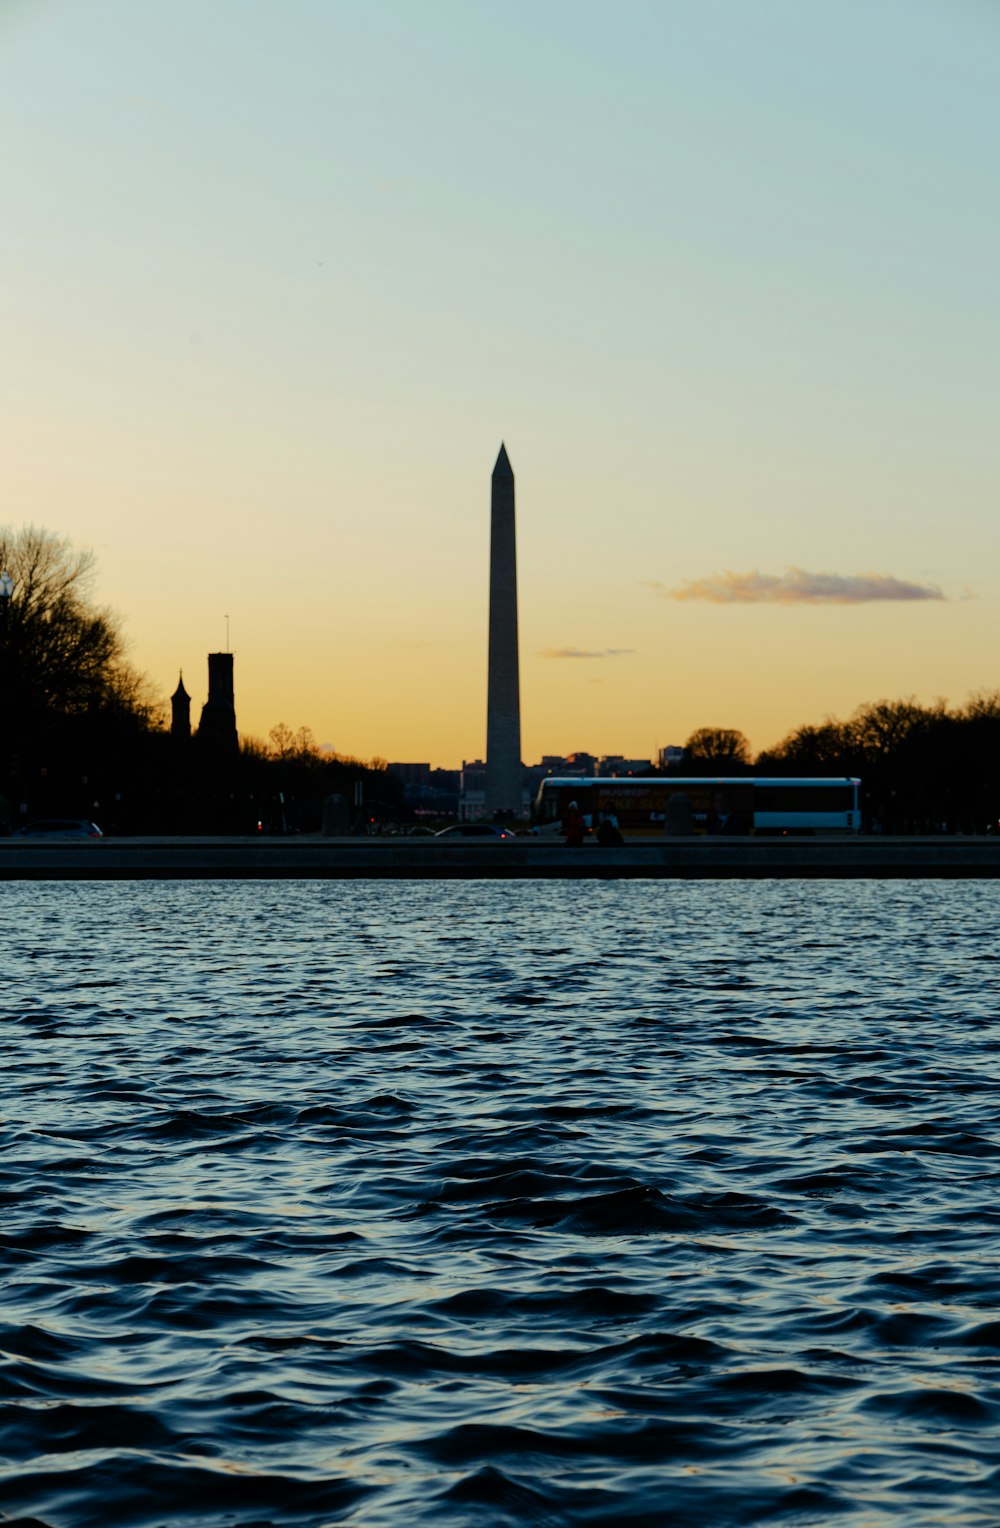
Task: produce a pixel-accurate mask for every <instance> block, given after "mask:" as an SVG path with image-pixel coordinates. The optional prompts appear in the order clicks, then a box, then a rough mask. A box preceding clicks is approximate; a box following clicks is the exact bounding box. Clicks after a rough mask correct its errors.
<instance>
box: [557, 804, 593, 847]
mask: <svg viewBox="0 0 1000 1528" xmlns="http://www.w3.org/2000/svg"><path fill="white" fill-rule="evenodd" d="M562 830H563V837H564V838H565V839H566V842H567V844H568V845H569V846H570V848H572V849H578V848H579V847H580V845H581V844H582V843H583V835H584V833H585V832H586V831H587V824H586V823H585V822H584V820H583V813H582V812H581V811H580V808H579V806H578V805H577V803H576V802H575V801H571V802H570V804H569V806H568V807H567V808H566V816H565V817H564V818H563V820H562Z"/></svg>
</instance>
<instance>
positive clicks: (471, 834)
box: [434, 822, 517, 843]
mask: <svg viewBox="0 0 1000 1528" xmlns="http://www.w3.org/2000/svg"><path fill="white" fill-rule="evenodd" d="M434 836H435V838H463V839H464V838H499V839H501V840H502V841H503V842H504V843H506V842H507V841H508V839H510V840H513V839H515V838H516V837H517V834H516V833H514V832H512V831H511V829H510V828H501V827H498V826H497V824H496V823H495V822H456V823H455V824H454V826H453V827H450V828H442V829H441V831H440V833H436V834H435V835H434Z"/></svg>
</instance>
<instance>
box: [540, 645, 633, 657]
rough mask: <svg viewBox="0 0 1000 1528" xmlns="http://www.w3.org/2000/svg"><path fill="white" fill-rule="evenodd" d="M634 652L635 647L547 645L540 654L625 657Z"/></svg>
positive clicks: (549, 655) (551, 655)
mask: <svg viewBox="0 0 1000 1528" xmlns="http://www.w3.org/2000/svg"><path fill="white" fill-rule="evenodd" d="M634 652H635V648H634V647H598V648H589V647H547V648H545V650H544V651H543V652H542V653H541V654H540V656H541V657H543V658H624V657H626V656H627V655H628V654H629V653H634Z"/></svg>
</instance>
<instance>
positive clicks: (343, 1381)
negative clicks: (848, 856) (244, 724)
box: [0, 881, 1000, 1528]
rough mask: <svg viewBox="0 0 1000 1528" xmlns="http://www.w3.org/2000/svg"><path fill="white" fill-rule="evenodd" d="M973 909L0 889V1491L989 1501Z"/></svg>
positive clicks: (535, 893) (886, 900) (941, 904)
mask: <svg viewBox="0 0 1000 1528" xmlns="http://www.w3.org/2000/svg"><path fill="white" fill-rule="evenodd" d="M997 897H998V893H997V891H996V890H995V889H994V886H993V884H992V883H989V882H975V883H970V884H962V883H959V882H947V883H942V884H940V885H939V884H937V883H934V882H927V881H923V882H919V883H912V884H907V883H903V882H891V883H886V884H880V883H877V882H856V883H854V882H852V883H830V884H824V883H816V882H809V883H802V884H801V885H797V884H796V883H794V882H786V881H782V882H775V883H749V882H748V883H738V882H724V883H717V884H713V883H710V882H705V883H691V884H681V885H672V884H669V883H664V882H650V883H642V882H623V883H618V882H615V883H608V884H601V883H597V884H594V883H584V882H581V883H567V884H565V885H562V884H558V883H539V884H532V883H511V884H506V883H502V884H501V883H490V882H482V883H475V882H456V883H446V884H442V885H434V884H433V883H429V882H419V883H414V884H412V885H411V884H406V883H396V884H392V883H382V882H379V883H352V884H347V883H344V884H341V883H331V884H324V883H320V882H308V883H288V882H284V883H258V884H255V883H220V884H218V885H214V884H204V883H190V884H184V883H165V884H163V885H157V884H155V883H141V884H128V883H121V884H117V885H104V884H95V885H92V886H86V887H83V886H77V885H64V884H52V885H47V884H41V885H8V886H3V887H0V916H2V918H3V926H4V936H5V939H4V946H5V951H6V959H5V975H4V984H3V988H2V1003H3V1020H4V1023H3V1026H2V1029H0V1103H2V1116H0V1118H2V1123H0V1147H2V1149H0V1211H2V1213H0V1274H2V1278H3V1284H4V1300H3V1306H2V1309H0V1404H2V1407H3V1415H4V1425H3V1429H2V1433H0V1523H7V1524H20V1525H22V1528H27V1525H40V1528H105V1525H107V1524H109V1523H114V1522H123V1523H124V1522H127V1523H130V1524H134V1525H146V1524H148V1525H150V1528H175V1525H176V1528H180V1525H186V1528H190V1525H193V1524H197V1525H198V1528H222V1525H224V1524H226V1525H232V1524H239V1525H242V1528H263V1525H266V1524H302V1525H311V1528H321V1525H330V1524H334V1523H352V1522H356V1523H358V1524H361V1523H363V1524H365V1525H376V1528H379V1525H393V1528H395V1525H399V1524H403V1523H405V1524H414V1525H420V1524H435V1525H438V1524H440V1525H445V1528H447V1525H454V1528H476V1525H484V1528H485V1525H489V1528H494V1525H499V1528H503V1525H506V1524H511V1525H514V1524H518V1525H520V1524H535V1525H539V1528H552V1525H563V1524H582V1525H602V1524H616V1525H618V1524H620V1525H633V1528H636V1525H646V1524H648V1525H654V1524H655V1525H663V1524H666V1523H670V1524H676V1525H681V1528H684V1525H688V1524H690V1525H695V1524H698V1525H701V1524H711V1525H713V1528H728V1525H733V1528H736V1525H745V1524H754V1523H775V1522H782V1521H786V1522H788V1523H802V1524H805V1523H810V1524H816V1523H826V1522H829V1523H833V1522H836V1523H838V1524H839V1523H844V1524H854V1523H856V1524H858V1525H859V1528H860V1525H862V1524H863V1525H865V1528H871V1525H875V1528H878V1525H881V1524H889V1523H892V1524H905V1525H907V1528H910V1525H914V1524H917V1525H920V1524H927V1525H931V1524H940V1523H944V1522H947V1523H948V1524H949V1525H955V1528H967V1525H974V1524H982V1525H986V1524H994V1523H995V1522H996V1521H997V1515H998V1514H997V1500H998V1493H1000V1452H998V1449H997V1445H996V1441H995V1440H996V1437H997V1433H998V1430H1000V1379H998V1371H997V1367H996V1365H997V1355H998V1352H1000V1316H998V1306H1000V1209H998V1205H1000V1195H998V1188H1000V1131H998V1127H997V1119H998V1117H1000V1108H998V1104H1000V1096H998V1095H1000V1087H998V1060H1000V1001H998V999H1000V958H998V951H997V947H996V946H997V937H996V927H997V925H998V922H1000V919H998V907H997Z"/></svg>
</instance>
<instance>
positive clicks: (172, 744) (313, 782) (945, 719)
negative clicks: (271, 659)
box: [0, 527, 1000, 834]
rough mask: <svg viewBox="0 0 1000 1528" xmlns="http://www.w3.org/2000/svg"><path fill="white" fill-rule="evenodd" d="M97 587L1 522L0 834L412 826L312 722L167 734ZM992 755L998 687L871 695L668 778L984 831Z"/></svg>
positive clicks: (377, 777) (709, 730) (740, 740)
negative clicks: (940, 694)
mask: <svg viewBox="0 0 1000 1528" xmlns="http://www.w3.org/2000/svg"><path fill="white" fill-rule="evenodd" d="M93 577H94V562H93V557H92V555H91V554H90V553H89V552H81V551H77V550H74V548H73V547H72V546H71V545H70V544H69V542H68V541H65V540H63V539H61V538H59V537H58V536H54V535H52V534H51V533H50V532H48V531H45V530H39V529H36V528H34V527H26V528H24V529H22V530H20V531H14V530H11V529H10V528H0V832H4V831H10V829H11V827H17V826H18V824H19V823H21V822H23V821H24V820H25V819H26V818H29V817H30V818H38V817H47V816H79V817H92V818H93V819H94V820H95V821H97V822H98V824H99V825H100V826H101V827H102V828H103V829H104V831H105V832H106V833H165V834H172V833H252V832H257V831H259V832H266V833H298V832H313V831H316V830H317V829H318V828H319V827H320V823H321V816H322V809H323V802H324V800H326V798H327V797H329V796H330V795H340V796H342V797H344V798H345V800H346V802H347V809H348V815H349V817H350V818H351V820H352V821H353V824H354V827H355V828H356V829H361V828H363V827H365V826H368V825H370V824H371V823H373V822H374V823H375V824H377V823H379V822H380V821H383V820H387V819H392V820H402V819H404V818H405V817H406V816H407V815H408V814H407V812H406V809H405V808H404V806H403V803H402V799H401V793H400V787H399V785H398V784H397V782H396V781H395V780H394V779H393V778H392V776H391V775H390V774H389V773H388V771H387V769H386V766H385V764H384V762H383V761H381V760H371V761H368V762H364V761H361V760H358V759H348V758H343V757H340V756H339V755H336V754H330V753H328V752H324V751H323V750H321V749H319V748H318V747H317V746H316V743H315V741H314V739H313V737H312V734H311V733H310V732H309V730H308V728H299V729H298V731H293V730H292V729H291V728H289V727H287V726H286V725H285V724H284V723H282V722H279V723H278V724H277V726H275V727H273V728H272V729H271V732H270V735H269V737H268V739H267V741H266V742H264V741H261V740H257V739H253V738H249V739H248V738H244V739H241V742H240V748H239V751H238V754H237V755H236V756H235V757H232V756H230V755H226V756H225V757H220V756H219V755H217V754H215V753H213V751H212V749H211V748H209V747H208V746H206V745H204V743H203V740H200V739H199V738H198V737H197V736H194V737H191V738H177V737H174V736H172V735H171V733H170V731H169V730H168V728H167V726H166V723H165V716H164V711H163V708H162V706H160V705H159V704H158V703H157V701H156V700H155V698H154V696H153V692H152V690H151V687H150V685H149V682H148V680H146V679H145V678H144V677H143V676H142V675H140V674H138V673H136V671H135V670H134V669H133V668H132V666H131V665H130V664H129V662H128V660H127V655H126V643H125V639H124V636H123V633H122V629H121V625H120V622H119V621H118V619H117V617H116V616H115V615H114V614H113V612H111V611H109V610H106V609H103V608H100V607H98V606H96V605H95V604H94V601H93V598H92V592H91V591H92V587H93ZM998 757H1000V691H993V692H986V693H981V694H978V695H974V696H973V697H972V698H971V699H970V700H968V701H967V702H966V703H965V705H963V706H960V707H958V708H956V709H950V708H949V707H948V706H947V705H946V704H945V702H944V701H937V702H935V703H934V704H933V705H930V706H924V705H921V704H919V703H918V702H917V701H916V700H914V699H912V698H911V699H904V700H879V701H875V702H872V703H870V704H865V705H862V706H859V707H858V709H857V710H856V711H855V712H854V714H853V715H852V716H851V717H850V718H848V719H847V720H846V721H839V720H837V719H835V718H828V719H827V720H826V721H824V722H822V723H820V724H819V725H805V726H801V727H797V728H796V729H795V730H794V731H793V732H791V733H789V735H788V736H787V737H786V738H784V739H783V740H782V741H781V742H780V743H777V744H776V745H775V746H774V747H772V748H768V749H765V750H764V751H763V752H762V753H759V754H758V755H757V756H756V758H754V757H753V756H752V754H751V751H750V747H749V744H748V743H747V740H746V738H745V737H744V735H743V734H742V733H741V732H739V731H737V730H735V729H732V728H724V727H702V728H699V729H698V730H697V731H696V732H694V733H692V735H691V736H690V737H689V738H688V740H687V743H686V744H685V755H684V759H683V762H682V763H681V764H680V765H679V766H677V767H676V769H675V771H674V772H675V773H678V774H701V775H739V774H749V773H751V772H754V773H757V774H769V775H786V776H787V775H807V776H814V775H855V776H858V777H859V778H860V779H861V782H862V804H863V809H864V818H865V826H866V827H867V828H869V829H870V830H872V831H877V832H878V831H881V832H885V833H927V832H935V833H937V832H957V833H982V832H984V831H993V830H995V829H996V828H997V825H998V820H1000V780H998V774H997V767H996V760H997V759H998ZM651 772H652V771H651ZM668 773H669V771H668Z"/></svg>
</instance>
